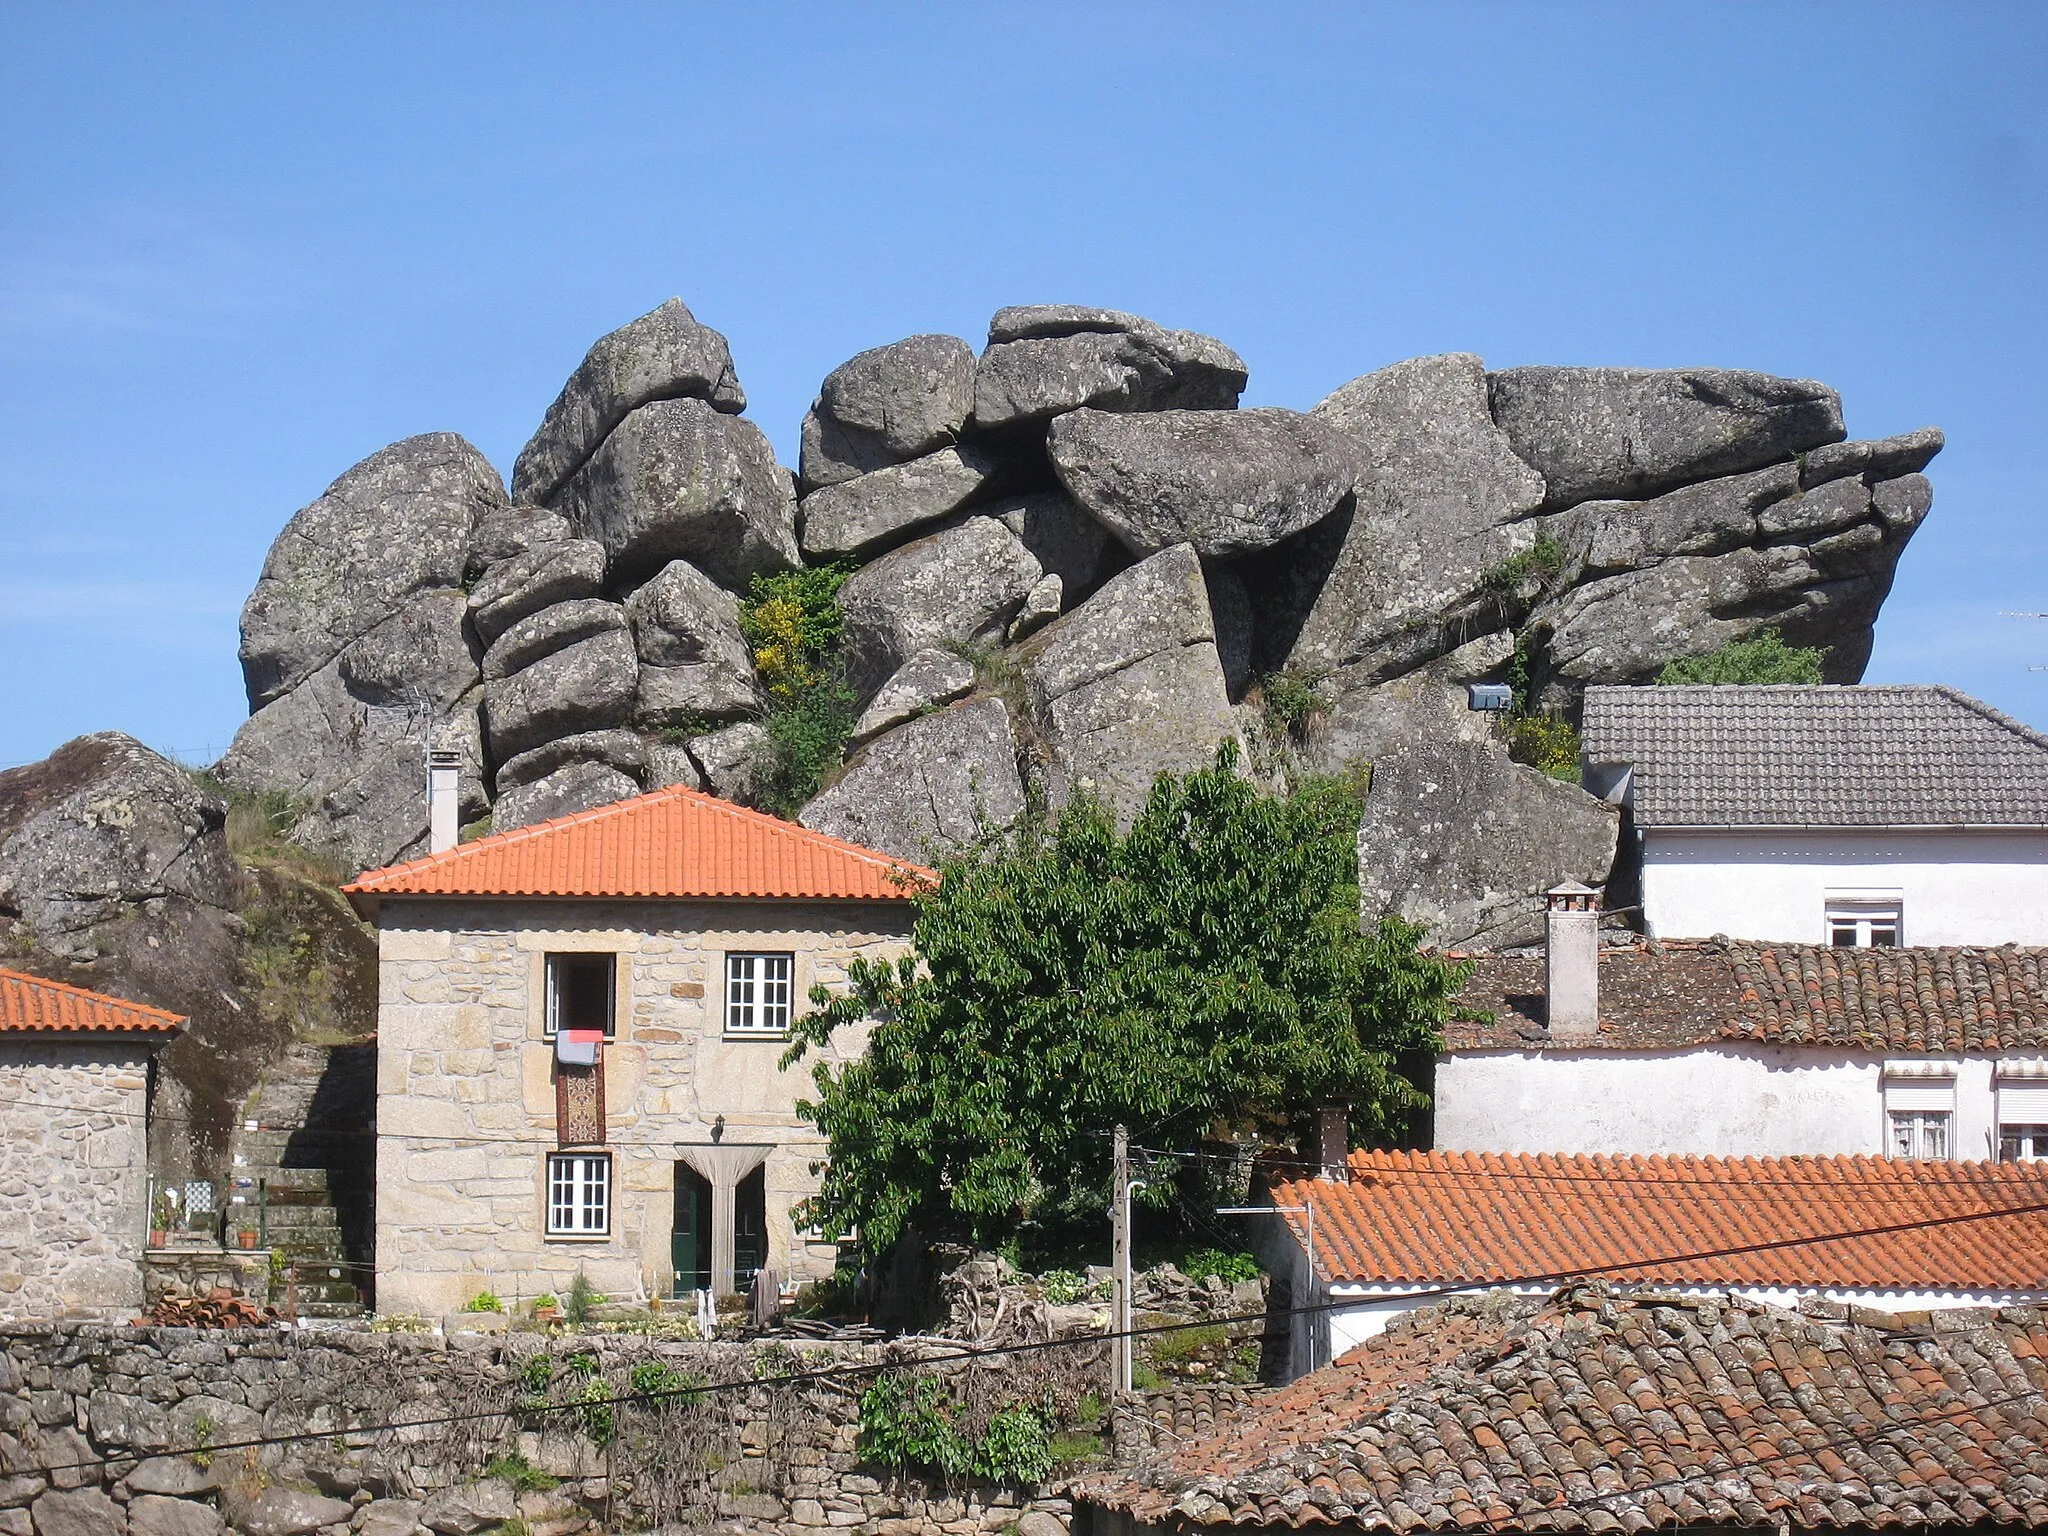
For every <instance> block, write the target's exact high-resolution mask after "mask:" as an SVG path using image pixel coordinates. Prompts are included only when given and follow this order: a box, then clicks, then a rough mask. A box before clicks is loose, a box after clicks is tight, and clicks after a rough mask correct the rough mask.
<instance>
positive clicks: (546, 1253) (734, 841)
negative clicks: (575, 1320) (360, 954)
mask: <svg viewBox="0 0 2048 1536" xmlns="http://www.w3.org/2000/svg"><path fill="white" fill-rule="evenodd" d="M928 878H929V875H928V872H926V871H922V870H919V869H917V868H916V867H915V866H910V865H906V864H905V863H903V861H901V860H897V859H892V858H888V857H886V856H884V855H882V854H878V853H874V852H872V851H870V850H867V849H863V848H858V847H856V846H854V845H852V844H850V843H844V842H841V841H839V840H838V839H835V838H830V837H826V836H823V835H822V834H819V833H814V832H810V831H807V830H805V829H804V828H801V827H797V826H793V825H791V824H789V823H787V822H782V821H778V820H776V819H775V818H773V817H769V816H764V815H761V814H759V813H756V812H753V811H748V810H744V809H742V808H740V807H738V806H735V805H732V804H730V803H728V802H726V801H722V800H717V799H714V798H712V797H710V796H707V795H702V794H698V793H696V792H694V791H691V790H688V789H685V788H682V787H680V786H676V787H671V788H668V789H663V790H657V791H655V792H654V793H652V794H647V795H642V796H639V797H636V798H634V799H630V800H623V801H618V802H615V803H613V804H610V805H606V806H602V807H599V808H598V809H596V810H592V811H585V812H582V813H580V814H578V815H574V816H569V817H564V818H562V819H560V820H557V821H551V822H544V823H541V824H538V825H536V826H532V827H527V828H522V829H520V830H519V831H516V832H508V833H504V834H501V835H498V836H493V837H487V838H483V839H481V840H479V841H477V842H473V843H468V844H464V845H462V846H460V847H457V848H452V849H449V850H446V851H444V852H441V853H438V854H433V855H430V856H429V857H427V858H425V859H421V860H416V861H414V862H412V863H409V864H403V865H397V866H394V867H392V868H390V869H386V870H378V871H374V872H371V873H368V874H365V875H364V876H362V877H361V878H360V879H358V880H357V881H356V882H355V883H354V884H352V885H350V886H349V887H348V888H347V890H348V894H349V897H350V899H351V900H352V901H354V902H355V903H356V906H357V908H358V910H360V911H362V912H363V913H364V914H365V915H366V916H367V917H369V918H371V919H372V920H373V921H374V922H375V924H376V926H377V930H378V944H379V952H380V967H381V972H380V975H381V983H380V996H379V1004H378V1084H377V1090H378V1091H377V1106H378V1107H377V1137H378V1152H377V1305H378V1308H379V1310H381V1311H387V1312H411V1313H417V1314H421V1315H434V1314H438V1313H445V1312H449V1311H453V1310H455V1309H457V1308H459V1307H461V1306H462V1305H464V1304H465V1303H466V1302H467V1301H468V1300H469V1299H470V1298H471V1297H473V1296H474V1295H476V1294H477V1293H478V1292H479V1291H481V1290H485V1289H489V1290H491V1291H493V1292H494V1293H495V1294H497V1295H498V1296H499V1297H500V1298H501V1299H502V1300H503V1301H505V1302H506V1303H507V1304H514V1303H516V1302H518V1301H525V1302H531V1301H532V1300H533V1299H534V1298H535V1297H537V1296H539V1295H541V1294H544V1293H552V1294H554V1295H556V1296H561V1295H562V1294H564V1293H565V1292H566V1291H567V1289H568V1287H569V1286H570V1285H571V1284H572V1283H573V1281H574V1280H575V1277H576V1276H577V1274H578V1273H579V1272H580V1273H582V1274H583V1275H585V1276H586V1277H587V1278H588V1280H589V1282H590V1284H591V1285H592V1286H593V1287H594V1288H595V1289H596V1290H598V1291H600V1292H603V1293H604V1294H606V1295H607V1296H609V1297H611V1298H613V1299H642V1298H646V1297H649V1296H661V1295H676V1294H681V1293H687V1292H691V1291H695V1290H699V1289H709V1290H713V1291H715V1292H719V1293H725V1292H730V1291H732V1290H734V1289H735V1288H741V1287H744V1286H745V1285H746V1284H747V1283H748V1282H749V1281H750V1279H751V1277H752V1276H753V1274H754V1273H755V1272H756V1271H759V1270H773V1271H774V1272H775V1274H776V1275H777V1276H778V1277H780V1278H782V1279H784V1280H797V1281H801V1280H804V1279H815V1278H821V1277H822V1276H824V1275H827V1274H829V1273H830V1272H831V1270H832V1269H833V1267H834V1264H835V1262H836V1260H837V1256H838V1250H837V1248H836V1246H835V1245H832V1244H828V1243H826V1242H824V1241H823V1240H822V1237H821V1236H820V1235H819V1234H816V1233H807V1232H805V1231H802V1230H800V1229H799V1228H798V1227H797V1225H796V1224H795V1223H794V1222H793V1220H792V1218H791V1210H792V1208H793V1207H795V1206H796V1205H797V1204H798V1203H799V1202H800V1201H801V1200H802V1199H803V1198H804V1197H806V1196H807V1195H809V1194H811V1193H813V1192H814V1191H815V1190H816V1188H817V1177H816V1174H815V1173H814V1172H813V1165H814V1164H815V1163H817V1162H818V1161H819V1160H821V1159H822V1157H823V1156H824V1152H825V1145H824V1142H823V1140H822V1139H821V1138H820V1137H819V1136H818V1134H817V1133H816V1131H815V1129H814V1128H813V1127H812V1126H810V1125H809V1124H808V1123H807V1122H805V1121H804V1120H802V1119H801V1118H800V1117H799V1115H798V1114H797V1112H796V1105H797V1102H798V1100H799V1099H801V1098H804V1097H807V1096H809V1095H810V1094H811V1093H812V1092H813V1088H812V1082H811V1076H810V1065H809V1063H808V1062H807V1063H806V1064H804V1065H803V1066H800V1067H797V1068H794V1069H791V1070H788V1071H785V1070H783V1069H782V1066H781V1058H782V1056H783V1053H784V1052H785V1051H786V1050H787V1048H788V1044H789V1030H790V1025H791V1022H792V1021H793V1019H794V1018H796V1017H798V1016H799V1015H800V1014H801V1013H802V1012H804V1011H806V1010H807V1009H808V1006H809V1005H808V998H809V994H810V991H811V988H812V987H813V986H817V985H823V986H825V987H827V988H830V989H838V988H841V987H842V986H843V985H844V984H845V980H846V974H847V967H848V965H849V964H850V963H851V962H852V961H853V960H854V959H855V958H857V957H866V958H869V959H876V960H881V959H892V958H894V957H895V956H897V955H899V954H901V953H902V952H903V951H904V950H905V948H906V947H907V942H908V935H909V932H910V922H911V910H910V907H911V903H910V896H911V895H912V893H913V891H914V890H915V889H916V888H917V885H918V882H920V881H921V880H924V879H928ZM865 1043H866V1041H865V1036H864V1033H862V1032H859V1031H842V1032H841V1034H840V1035H839V1036H836V1037H835V1038H834V1040H833V1041H832V1043H831V1046H830V1048H828V1049H827V1050H826V1051H824V1052H823V1053H822V1054H820V1053H813V1055H812V1057H811V1058H810V1060H811V1061H816V1060H823V1061H825V1062H828V1063H832V1064H842V1063H844V1062H846V1061H848V1060H851V1059H853V1058H855V1057H857V1056H858V1055H859V1054H860V1052H861V1051H862V1049H863V1048H864V1046H865Z"/></svg>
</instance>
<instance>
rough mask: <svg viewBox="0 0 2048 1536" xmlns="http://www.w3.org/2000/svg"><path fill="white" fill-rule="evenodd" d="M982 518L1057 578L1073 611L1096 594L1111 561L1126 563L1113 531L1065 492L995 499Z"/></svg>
mask: <svg viewBox="0 0 2048 1536" xmlns="http://www.w3.org/2000/svg"><path fill="white" fill-rule="evenodd" d="M981 512H982V515H983V516H985V517H992V518H994V519H995V520H996V521H997V522H999V523H1001V524H1002V525H1003V526H1004V527H1005V528H1007V529H1009V530H1010V532H1012V533H1014V534H1015V535H1017V537H1018V538H1019V539H1020V540H1022V541H1023V544H1024V547H1025V548H1026V549H1028V550H1030V551H1031V558H1032V559H1034V560H1036V561H1037V562H1038V564H1039V566H1040V568H1042V569H1043V570H1044V571H1045V573H1046V574H1047V575H1048V576H1057V577H1059V579H1060V589H1061V591H1062V592H1063V593H1064V594H1065V597H1066V601H1067V604H1068V606H1069V607H1071V606H1072V605H1074V604H1075V603H1078V602H1080V601H1081V599H1082V598H1084V597H1086V596H1087V595H1088V594H1089V593H1090V592H1093V591H1094V590H1095V586H1096V583H1097V582H1099V581H1100V580H1102V578H1103V577H1104V576H1106V575H1108V574H1109V565H1110V563H1111V561H1112V560H1113V559H1118V558H1121V559H1128V556H1122V555H1121V554H1120V551H1114V550H1112V548H1111V546H1112V545H1113V544H1114V543H1115V540H1114V539H1113V538H1112V537H1111V535H1110V531H1109V530H1108V529H1107V528H1105V527H1103V526H1102V524H1101V523H1099V522H1097V521H1096V520H1095V519H1094V518H1092V517H1090V516H1089V515H1088V514H1087V513H1086V512H1084V511H1082V510H1081V509H1080V508H1079V507H1078V506H1076V505H1075V504H1074V500H1073V498H1072V497H1071V496H1068V495H1067V494H1066V493H1065V492H1064V491H1034V492H1031V493H1030V494H1028V495H1022V496H1007V497H997V498H996V499H995V500H994V501H992V502H990V503H989V504H988V505H987V506H985V507H983V508H981Z"/></svg>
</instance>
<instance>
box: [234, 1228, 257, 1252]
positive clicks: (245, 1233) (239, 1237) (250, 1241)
mask: <svg viewBox="0 0 2048 1536" xmlns="http://www.w3.org/2000/svg"><path fill="white" fill-rule="evenodd" d="M235 1242H236V1243H237V1244H238V1245H239V1246H241V1247H243V1248H254V1247H255V1246H256V1229H255V1228H254V1227H244V1228H242V1230H241V1231H239V1232H237V1233H236V1234H235Z"/></svg>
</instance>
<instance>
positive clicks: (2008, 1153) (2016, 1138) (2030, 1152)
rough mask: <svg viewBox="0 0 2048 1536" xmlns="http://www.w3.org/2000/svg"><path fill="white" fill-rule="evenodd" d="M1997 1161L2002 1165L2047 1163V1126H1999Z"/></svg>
mask: <svg viewBox="0 0 2048 1536" xmlns="http://www.w3.org/2000/svg"><path fill="white" fill-rule="evenodd" d="M1998 1160H1999V1161H2000V1162H2002V1163H2048V1125H2000V1126H1999V1128H1998Z"/></svg>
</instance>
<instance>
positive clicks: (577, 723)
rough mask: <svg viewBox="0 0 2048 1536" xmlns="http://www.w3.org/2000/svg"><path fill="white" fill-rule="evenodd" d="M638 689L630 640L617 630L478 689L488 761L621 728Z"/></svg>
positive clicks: (620, 628) (619, 628)
mask: <svg viewBox="0 0 2048 1536" xmlns="http://www.w3.org/2000/svg"><path fill="white" fill-rule="evenodd" d="M639 686H640V666H639V662H638V659H637V658H636V657H635V656H634V654H633V637H632V635H631V634H629V633H628V632H627V630H626V629H625V627H624V626H623V625H621V626H620V627H618V628H615V629H607V630H605V631H603V632H602V633H599V634H596V635H593V636H591V637H590V638H589V639H587V640H579V641H577V642H576V643H575V644H573V645H570V646H566V647H564V648H563V649H561V650H558V651H555V652H553V653H551V654H549V655H546V656H543V657H542V658H541V659H540V660H538V661H536V662H534V663H533V665H531V666H530V667H527V668H526V669H525V670H524V671H520V672H514V673H512V674H511V675H510V676H509V677H501V678H497V679H495V680H494V681H492V682H489V683H486V684H485V685H484V722H485V726H486V728H487V729H488V731H489V733H490V743H491V756H492V757H494V758H496V759H497V760H498V761H500V762H503V761H504V760H505V759H507V758H510V757H516V756H517V755H518V754H520V753H521V752H525V751H529V750H530V749H532V748H534V747H537V746H539V745H540V744H541V743H542V742H545V741H551V740H553V739H554V738H555V737H557V736H572V735H575V734H576V733H578V732H580V731H601V730H605V729H607V728H609V727H611V726H615V725H624V724H625V723H626V720H627V718H628V717H629V716H630V715H631V714H632V712H633V698H634V695H635V693H636V692H637V691H638V689H639Z"/></svg>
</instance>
